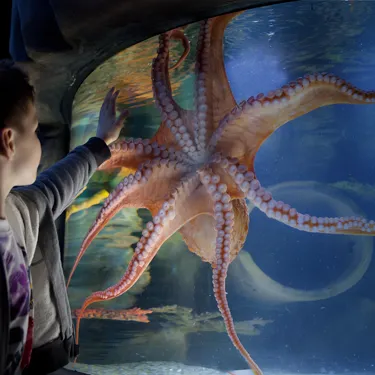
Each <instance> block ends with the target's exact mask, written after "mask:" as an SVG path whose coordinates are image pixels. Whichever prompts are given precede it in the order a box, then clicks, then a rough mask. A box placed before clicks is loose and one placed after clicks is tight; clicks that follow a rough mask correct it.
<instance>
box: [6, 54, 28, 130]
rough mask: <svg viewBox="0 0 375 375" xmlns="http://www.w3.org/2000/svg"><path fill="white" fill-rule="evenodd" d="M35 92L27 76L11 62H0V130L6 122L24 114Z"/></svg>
mask: <svg viewBox="0 0 375 375" xmlns="http://www.w3.org/2000/svg"><path fill="white" fill-rule="evenodd" d="M30 100H31V101H32V102H34V100H35V92H34V88H33V86H32V85H31V84H30V82H29V76H28V75H27V74H26V73H25V72H24V71H23V70H22V69H20V68H19V67H17V66H16V65H15V63H14V62H13V61H11V60H0V129H1V128H3V127H4V126H5V123H6V121H9V120H10V119H12V118H13V117H16V116H18V115H22V114H23V113H25V112H26V109H27V103H28V102H29V101H30Z"/></svg>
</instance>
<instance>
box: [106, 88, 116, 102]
mask: <svg viewBox="0 0 375 375" xmlns="http://www.w3.org/2000/svg"><path fill="white" fill-rule="evenodd" d="M114 89H115V88H114V87H112V88H111V89H110V90H109V91H108V92H107V95H106V96H105V98H104V102H105V103H106V104H108V102H109V99H110V98H111V96H112V94H113V90H114Z"/></svg>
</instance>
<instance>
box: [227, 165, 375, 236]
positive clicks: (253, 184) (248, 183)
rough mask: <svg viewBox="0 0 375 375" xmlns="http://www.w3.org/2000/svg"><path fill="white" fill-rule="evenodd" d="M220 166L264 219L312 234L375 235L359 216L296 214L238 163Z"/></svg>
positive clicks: (371, 223) (374, 227) (374, 226)
mask: <svg viewBox="0 0 375 375" xmlns="http://www.w3.org/2000/svg"><path fill="white" fill-rule="evenodd" d="M221 164H222V166H223V167H224V169H226V170H227V172H228V174H229V175H230V176H232V179H233V181H234V182H235V184H236V185H237V188H238V190H240V191H241V192H242V193H243V194H244V196H246V197H247V198H248V199H249V200H250V201H251V203H252V204H254V205H255V206H256V207H258V208H259V209H260V210H261V211H262V212H264V213H265V214H266V215H267V216H268V217H270V218H272V219H275V220H277V221H280V222H281V223H284V224H286V225H288V226H290V227H292V228H295V229H298V230H301V231H305V232H313V233H328V234H349V235H368V236H374V235H375V221H374V220H367V219H365V218H364V217H360V216H350V217H348V216H347V217H317V216H311V215H309V214H303V213H300V212H298V211H297V210H296V209H295V208H293V207H291V206H290V205H289V204H287V203H284V202H282V201H276V200H275V199H273V198H272V194H271V193H270V192H268V191H266V190H265V189H264V188H263V187H261V185H260V183H259V180H258V179H256V178H255V176H254V173H253V172H251V171H248V170H246V166H244V165H243V164H242V165H241V164H239V163H229V162H228V160H227V159H222V160H221Z"/></svg>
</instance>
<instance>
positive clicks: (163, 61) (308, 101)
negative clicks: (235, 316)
mask: <svg viewBox="0 0 375 375" xmlns="http://www.w3.org/2000/svg"><path fill="white" fill-rule="evenodd" d="M238 14H239V13H233V14H228V15H224V16H219V17H216V18H212V19H209V20H206V21H203V22H202V23H201V29H200V34H199V39H198V46H197V57H196V71H195V73H196V85H195V108H194V110H187V109H183V108H181V107H180V106H179V105H178V104H177V103H176V101H175V100H174V99H173V96H172V92H171V88H170V87H171V86H170V81H169V72H168V59H169V42H170V38H171V36H175V37H176V35H177V37H178V38H179V39H181V38H182V31H179V32H178V33H177V34H175V33H174V32H167V33H165V34H162V35H161V36H160V39H159V49H158V51H157V56H156V58H155V59H154V61H153V64H152V72H151V75H152V86H153V92H154V98H155V103H156V105H157V107H158V108H159V109H160V112H161V114H162V120H163V122H162V124H161V126H160V127H159V130H158V132H157V133H156V135H155V136H154V138H153V139H151V140H141V139H138V140H126V141H119V142H117V143H116V144H114V145H112V146H111V150H112V157H111V159H110V160H109V161H107V162H106V163H104V165H103V166H102V167H101V169H110V168H117V167H127V168H134V170H136V172H135V174H134V175H133V174H131V175H129V176H127V177H125V178H124V180H123V181H122V182H121V183H120V184H119V185H118V186H117V188H116V189H115V190H114V192H112V193H111V195H110V196H109V197H108V199H107V200H106V202H105V203H104V205H103V207H102V208H101V210H100V212H99V214H98V217H97V219H96V221H95V222H94V223H93V225H92V227H91V229H90V230H89V232H88V234H87V236H86V237H85V239H84V241H83V244H82V247H81V249H80V251H79V254H78V256H77V259H76V262H75V264H74V266H73V269H72V271H71V274H70V277H69V281H70V280H71V277H72V275H73V272H74V270H75V269H76V267H77V265H78V262H79V260H80V259H81V257H82V256H83V254H84V252H85V251H86V249H87V248H88V247H89V245H90V243H91V242H92V241H93V240H94V238H95V236H96V235H97V234H98V232H99V231H100V230H101V229H102V228H103V227H104V226H105V225H106V223H107V222H108V221H109V220H110V219H111V218H112V217H113V216H114V215H115V214H116V213H117V212H118V211H119V210H121V209H123V208H126V207H144V208H147V209H149V210H150V211H151V213H152V215H153V219H152V221H150V222H149V223H148V224H147V225H146V229H145V230H144V231H143V232H142V237H141V239H140V240H139V242H138V244H137V246H136V249H135V254H134V256H133V258H132V260H131V261H130V264H129V266H128V268H127V271H126V273H125V275H124V276H123V277H122V278H121V280H120V281H119V282H118V283H117V284H116V285H114V286H111V287H109V288H108V289H106V290H105V291H101V292H96V293H93V294H92V295H91V296H90V297H88V298H87V299H86V300H85V302H84V303H83V306H82V308H81V310H80V314H79V315H78V317H77V327H76V329H77V334H76V340H77V343H78V333H79V325H80V319H81V317H82V314H83V313H84V311H85V309H86V308H87V307H88V306H89V305H91V304H92V303H95V302H97V301H105V300H111V299H113V298H116V297H118V296H120V295H121V294H123V293H125V292H126V291H127V290H129V288H131V287H132V286H133V285H134V284H135V283H136V281H137V280H138V279H139V277H140V276H141V275H142V273H143V272H144V271H145V270H146V268H147V266H148V265H149V264H150V262H151V261H152V259H153V257H154V256H155V255H156V254H157V252H158V250H159V248H160V247H161V246H162V244H163V243H164V242H165V241H166V240H167V239H168V238H169V237H170V236H171V235H172V234H173V233H175V232H176V231H179V232H180V233H181V234H182V236H183V239H184V241H185V242H186V244H187V246H188V248H189V250H190V251H192V252H194V253H195V254H197V255H198V256H199V257H201V259H202V260H203V261H206V262H209V263H210V264H211V265H212V269H213V276H212V280H213V289H214V295H215V298H216V301H217V304H218V308H219V310H220V312H221V314H222V316H223V319H224V321H225V325H226V328H227V332H228V335H229V337H230V339H231V340H232V342H233V344H234V346H235V347H236V348H237V349H238V350H239V352H240V353H241V354H242V356H243V357H244V359H245V360H246V362H247V363H248V365H249V366H250V368H251V369H252V370H253V371H254V373H255V374H256V375H261V374H262V372H261V370H260V368H259V367H258V366H257V364H256V363H255V362H254V360H253V359H252V358H251V357H250V355H249V353H248V352H247V351H246V349H245V348H244V347H243V345H242V344H241V342H240V340H239V338H238V336H237V334H236V331H235V327H234V323H233V320H232V316H231V312H230V309H229V306H228V302H227V297H226V291H225V279H226V275H227V270H228V267H229V265H230V263H231V262H232V261H233V259H234V258H235V257H236V255H237V254H238V252H239V251H240V250H241V248H242V246H243V244H244V241H245V239H246V236H247V233H248V225H249V215H248V210H247V206H246V201H245V199H248V200H250V201H251V202H252V203H253V204H254V205H255V206H257V207H258V208H259V209H260V210H261V211H263V212H265V213H266V214H267V215H268V216H269V217H270V218H273V219H276V220H279V221H281V222H282V223H284V224H286V225H288V226H290V227H292V228H295V229H299V230H303V231H308V232H320V233H330V234H351V235H352V234H358V235H371V236H372V235H374V234H375V222H374V221H367V220H366V219H364V218H360V217H342V218H327V217H324V218H322V217H314V216H312V217H311V216H309V215H307V214H306V215H303V214H300V213H298V212H297V210H295V209H294V208H291V207H290V206H289V205H288V204H286V203H284V202H281V201H275V200H274V199H273V198H272V196H271V194H270V193H269V192H267V191H265V190H264V189H263V188H262V187H261V186H260V183H259V181H258V180H257V179H256V177H255V173H254V165H253V162H254V157H255V154H256V152H257V150H258V149H259V147H260V145H261V144H262V143H263V142H264V141H265V139H266V138H267V137H268V136H270V135H271V134H272V133H273V132H274V131H275V130H276V129H277V128H278V127H280V126H281V125H283V124H285V123H286V122H288V121H290V120H292V119H294V118H296V117H299V116H302V115H304V114H305V113H308V112H310V111H312V110H314V109H316V108H319V107H322V106H326V105H331V104H338V103H346V104H372V103H374V102H375V93H374V92H365V91H362V90H360V89H357V88H355V87H354V86H352V85H351V84H349V83H347V82H345V81H344V80H343V79H340V78H338V77H336V76H334V75H331V74H326V73H321V74H310V75H306V76H305V77H303V78H298V79H297V80H296V81H295V82H291V83H289V84H288V85H286V86H283V87H282V88H280V89H278V90H275V91H272V92H270V93H268V94H267V95H263V94H259V95H258V96H257V97H255V98H254V97H251V98H249V99H248V100H247V101H243V102H241V103H240V104H239V105H237V103H236V102H235V100H234V97H233V94H232V92H231V89H230V85H229V83H228V79H227V76H226V73H225V67H224V59H223V35H224V30H225V28H226V26H227V24H228V22H229V21H230V20H231V19H232V18H233V17H235V16H237V15H238ZM182 40H183V39H182ZM184 45H185V51H186V46H187V44H186V41H185V43H184ZM69 281H68V283H69Z"/></svg>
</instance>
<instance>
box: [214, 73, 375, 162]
mask: <svg viewBox="0 0 375 375" xmlns="http://www.w3.org/2000/svg"><path fill="white" fill-rule="evenodd" d="M374 103H375V92H374V91H363V90H360V89H358V88H356V87H354V86H353V85H352V84H350V83H348V82H346V81H345V80H343V79H341V78H339V77H337V76H335V75H332V74H326V73H317V74H310V75H306V76H305V77H304V78H299V79H298V80H297V81H296V82H291V83H289V84H288V85H285V86H283V87H282V88H281V89H278V90H276V91H271V92H270V93H268V94H267V95H264V94H259V95H258V96H257V97H256V98H254V97H250V98H249V99H248V100H247V101H246V102H245V101H244V102H242V103H241V104H240V105H239V106H236V107H234V108H233V109H232V111H231V112H230V113H229V114H227V115H226V116H225V117H224V118H223V119H222V120H221V121H220V124H219V127H218V129H217V130H216V131H215V133H214V135H213V136H212V138H211V140H210V145H209V149H210V150H211V151H213V150H220V151H221V152H224V153H225V154H226V155H229V156H232V157H237V158H238V159H239V160H240V161H241V162H242V163H244V164H246V165H247V166H248V167H249V168H250V169H253V163H254V157H255V154H256V152H257V150H258V149H259V147H260V145H261V144H262V143H263V142H264V141H265V140H266V138H267V137H268V136H269V135H271V134H272V133H273V132H274V131H275V130H276V129H277V128H279V127H280V126H281V125H283V124H285V123H286V122H288V121H291V120H293V119H295V118H297V117H300V116H302V115H304V114H306V113H308V112H311V111H312V110H314V109H317V108H319V107H323V106H327V105H331V104H374Z"/></svg>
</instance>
